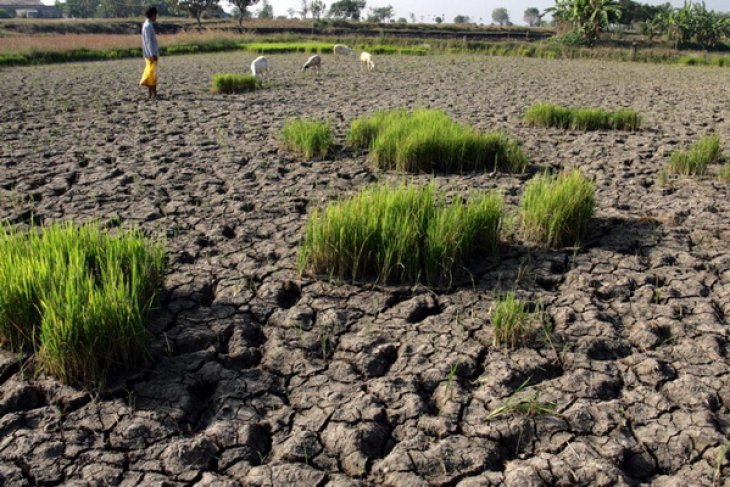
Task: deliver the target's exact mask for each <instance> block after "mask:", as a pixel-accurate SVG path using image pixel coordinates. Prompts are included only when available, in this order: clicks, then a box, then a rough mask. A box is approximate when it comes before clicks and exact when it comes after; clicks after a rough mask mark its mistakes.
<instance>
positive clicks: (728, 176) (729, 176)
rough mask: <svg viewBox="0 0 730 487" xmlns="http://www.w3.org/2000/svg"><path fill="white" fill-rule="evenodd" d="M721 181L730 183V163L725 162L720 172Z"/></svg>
mask: <svg viewBox="0 0 730 487" xmlns="http://www.w3.org/2000/svg"><path fill="white" fill-rule="evenodd" d="M718 178H719V179H720V181H722V182H724V183H730V164H723V165H722V167H720V172H719V174H718Z"/></svg>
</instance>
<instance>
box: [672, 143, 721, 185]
mask: <svg viewBox="0 0 730 487" xmlns="http://www.w3.org/2000/svg"><path fill="white" fill-rule="evenodd" d="M721 160H722V148H721V147H720V137H719V136H717V135H706V136H705V137H702V138H701V139H699V140H698V141H697V142H695V143H694V144H692V147H690V149H689V150H688V151H683V150H679V151H675V152H673V153H672V157H671V159H670V160H669V165H668V167H667V170H668V171H669V172H670V173H672V174H681V175H683V176H693V175H696V176H704V175H705V174H707V167H708V166H709V165H710V164H712V163H715V162H720V161H721Z"/></svg>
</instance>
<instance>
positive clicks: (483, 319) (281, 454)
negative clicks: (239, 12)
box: [0, 53, 730, 487]
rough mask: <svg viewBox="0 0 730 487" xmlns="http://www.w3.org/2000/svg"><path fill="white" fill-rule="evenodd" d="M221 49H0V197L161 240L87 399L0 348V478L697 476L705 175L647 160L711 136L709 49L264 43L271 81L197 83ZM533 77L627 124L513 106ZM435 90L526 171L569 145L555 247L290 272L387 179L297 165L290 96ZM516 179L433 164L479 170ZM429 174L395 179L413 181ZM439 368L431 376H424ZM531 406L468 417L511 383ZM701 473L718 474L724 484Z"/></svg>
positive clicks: (545, 88)
mask: <svg viewBox="0 0 730 487" xmlns="http://www.w3.org/2000/svg"><path fill="white" fill-rule="evenodd" d="M249 57H250V56H245V55H242V54H240V53H230V54H220V55H210V56H194V57H174V58H165V59H163V62H162V67H161V69H162V73H161V80H162V83H163V84H162V85H161V92H162V93H163V94H164V96H165V98H164V99H162V100H160V101H158V102H157V103H153V104H147V103H145V102H144V101H143V100H142V98H143V93H142V92H141V91H138V90H137V89H136V88H137V87H136V82H137V80H138V77H139V74H140V69H141V68H140V62H139V60H127V61H118V62H105V63H87V64H69V65H60V66H59V65H57V66H47V67H33V68H22V69H11V70H4V71H0V84H1V85H2V86H3V88H2V90H3V93H5V94H6V96H4V97H3V102H2V105H1V106H0V140H2V144H1V145H0V167H1V168H2V171H0V188H2V189H1V190H0V191H1V193H0V215H1V216H2V218H3V219H4V220H9V221H11V222H17V223H23V222H27V221H28V220H29V219H30V218H31V216H32V215H35V216H36V218H37V219H38V220H42V221H55V220H63V219H73V220H77V221H88V220H91V219H100V220H101V221H102V222H105V223H107V224H109V225H118V224H120V223H121V224H123V225H139V226H141V227H142V228H143V229H144V230H145V231H147V232H149V233H150V234H151V235H156V236H164V237H166V239H167V246H168V250H169V258H170V271H169V275H168V276H167V279H166V283H165V290H164V294H163V296H162V299H161V302H160V308H159V310H157V311H156V312H155V315H154V317H153V320H152V323H151V330H152V332H153V335H154V339H153V353H154V361H153V363H152V364H150V365H149V366H147V367H145V368H143V369H142V370H140V371H138V372H136V373H133V374H128V375H125V376H123V377H121V379H120V380H119V383H118V384H117V385H115V386H114V387H112V388H111V389H110V390H109V391H107V392H105V393H104V394H101V395H99V396H96V395H92V394H89V393H88V392H85V391H83V390H78V389H74V388H70V387H66V386H63V385H61V384H59V383H58V382H56V381H54V380H51V379H48V378H43V377H35V378H34V377H32V375H30V374H28V373H27V371H26V370H24V368H23V367H22V362H21V361H19V360H18V359H17V358H15V357H13V356H12V355H9V354H7V353H4V352H3V353H2V355H0V382H1V385H0V484H2V483H4V485H8V486H25V485H61V484H63V485H124V486H132V485H198V486H229V485H241V484H243V485H251V486H283V485H297V486H331V487H334V486H338V487H344V486H367V485H389V486H420V485H440V486H456V485H458V486H460V487H467V486H468V487H474V486H491V485H515V486H524V485H534V486H539V485H591V486H609V485H638V484H643V485H657V486H658V485H661V486H665V485H676V486H686V485H693V486H694V485H713V484H718V485H722V484H723V482H727V480H726V479H727V478H728V477H730V467H729V466H728V465H727V461H725V460H724V459H723V458H722V457H720V460H721V462H720V463H721V465H720V468H719V470H717V459H718V455H719V454H720V452H721V448H722V446H723V445H724V444H725V442H726V441H727V440H728V439H729V438H730V428H729V427H728V421H729V420H730V416H729V414H728V413H729V408H730V373H728V352H729V350H728V346H729V344H730V342H729V339H730V337H729V335H728V324H729V323H728V316H729V315H730V299H729V298H730V252H728V246H729V244H728V242H730V220H729V219H728V210H730V194H729V193H730V190H729V187H728V185H727V184H721V183H719V182H717V181H716V180H714V179H677V180H673V181H670V183H669V184H668V185H660V184H658V182H657V175H658V173H659V171H660V170H661V169H662V168H663V167H664V164H665V162H666V160H667V158H668V156H669V154H670V153H671V151H672V150H674V149H676V148H679V147H682V146H685V145H688V144H689V143H691V142H692V141H693V140H695V139H696V138H697V137H699V136H700V135H702V134H704V133H706V132H709V131H716V132H717V133H719V134H720V136H721V138H722V139H723V140H724V141H725V143H726V145H727V144H730V123H729V122H730V121H729V120H727V119H726V117H727V116H728V108H729V107H730V106H729V104H728V93H729V92H728V83H727V79H728V78H727V76H728V74H727V72H726V70H721V69H703V68H694V67H693V68H683V67H666V66H656V65H644V64H630V63H624V64H614V63H607V62H604V63H598V62H590V61H546V60H537V59H509V58H489V57H478V56H433V57H423V58H411V57H403V58H395V57H393V58H386V57H380V58H378V59H377V62H378V70H377V71H376V72H374V73H372V74H366V73H361V72H360V71H359V70H358V69H357V65H356V63H352V64H345V63H344V62H343V63H341V64H337V63H335V62H334V61H333V59H332V58H331V57H330V56H327V57H325V69H324V73H323V76H322V79H321V80H320V81H319V82H317V81H314V80H313V79H312V78H309V77H305V76H302V75H301V74H300V72H299V68H300V65H301V63H302V62H303V61H304V58H303V57H302V56H294V55H281V56H271V60H272V64H273V66H274V71H273V73H272V77H273V79H274V80H275V84H274V86H273V87H271V88H269V89H266V90H263V91H259V92H257V93H254V94H246V95H237V96H214V95H211V94H209V92H208V87H209V82H210V77H211V74H212V73H214V72H219V71H239V72H240V71H245V70H246V66H247V63H248V62H249V61H250V59H248V58H249ZM538 99H548V100H550V101H554V102H557V103H563V104H569V105H576V106H584V105H598V106H604V107H606V108H616V107H621V106H632V107H634V108H636V109H638V110H639V111H640V112H641V113H642V114H643V115H644V117H645V127H646V128H645V129H644V130H642V131H640V132H637V133H618V132H593V133H579V132H570V131H567V132H566V131H558V130H543V129H536V128H529V127H526V126H525V125H524V124H522V123H521V122H520V115H521V113H522V111H523V110H524V108H525V107H526V106H528V105H529V104H531V103H533V102H534V101H536V100H538ZM397 107H409V108H410V107H434V108H442V109H444V110H445V111H447V112H448V113H449V114H451V115H452V116H453V117H455V118H456V119H457V120H459V121H463V122H467V123H470V124H472V125H474V126H476V127H479V128H481V129H503V130H506V131H508V132H511V133H513V134H515V135H516V136H517V137H518V138H519V139H521V140H522V141H524V144H525V149H526V151H527V152H528V153H529V155H530V157H531V160H532V172H533V173H534V172H535V171H538V170H542V169H544V168H548V167H552V168H573V167H580V168H582V169H583V170H584V171H585V172H586V173H587V174H589V175H590V176H591V177H593V178H595V180H596V181H597V188H598V189H597V200H598V209H597V217H596V220H595V224H594V225H593V226H592V229H591V235H590V237H589V238H588V239H587V240H586V242H584V245H583V247H581V248H580V249H562V250H555V251H545V250H539V249H536V248H531V247H529V246H525V245H524V244H521V243H519V242H507V243H505V245H504V246H503V248H502V249H501V251H500V257H499V259H498V260H497V259H491V260H489V261H488V262H484V263H482V264H481V265H479V266H477V267H475V268H474V269H472V275H471V276H470V277H469V278H466V279H463V280H462V281H460V282H456V283H455V285H454V286H453V288H452V289H449V290H443V291H439V292H432V291H429V290H427V289H424V288H419V287H416V288H411V287H378V288H373V287H372V286H367V285H347V284H335V283H328V282H324V281H321V280H314V279H310V278H301V277H300V276H299V275H298V273H297V272H296V268H295V258H296V247H297V245H298V242H299V239H300V236H301V233H302V229H303V226H304V223H305V220H306V215H307V213H308V211H310V210H311V209H312V208H313V207H315V206H316V205H321V204H322V203H323V202H326V201H328V200H331V199H333V198H337V197H341V196H342V195H346V194H350V193H352V192H354V191H356V190H358V189H360V188H362V187H364V186H365V185H366V184H368V183H370V182H373V181H375V180H378V179H383V178H394V177H397V176H396V175H388V174H377V173H374V172H373V171H371V169H370V168H369V167H368V165H367V162H366V158H365V156H363V155H357V154H351V153H348V152H343V153H342V154H340V155H338V156H336V157H334V158H332V159H331V160H325V161H319V162H303V161H301V160H298V159H297V158H294V157H292V156H290V155H289V154H287V153H285V152H284V151H281V150H279V149H278V144H277V140H276V139H277V134H278V130H279V129H280V127H281V126H282V124H283V122H284V121H285V120H286V119H288V118H289V117H292V116H298V115H300V116H307V117H315V118H326V119H329V120H331V121H333V123H334V125H335V127H336V131H337V133H338V136H339V137H340V138H341V137H342V136H343V135H344V133H345V130H346V128H347V126H348V124H349V122H350V121H351V120H352V119H353V118H354V117H356V116H359V115H362V114H365V113H368V112H372V111H374V110H376V109H389V108H397ZM529 177H530V175H521V176H513V175H501V174H498V175H488V174H463V175H440V176H436V180H437V181H438V183H439V184H440V185H441V186H442V187H443V188H445V189H444V191H450V192H454V193H457V192H462V193H463V192H464V191H467V190H469V189H473V188H482V189H486V188H496V189H498V190H499V191H501V192H502V193H503V194H504V195H505V198H506V201H507V202H508V204H509V205H510V206H511V207H512V208H514V207H515V205H516V204H517V202H518V201H519V196H520V194H521V190H522V187H523V185H524V183H525V181H526V180H527V179H529ZM430 178H431V176H418V177H416V178H415V179H418V180H423V181H427V180H429V179H430ZM513 288H514V289H517V290H518V292H519V293H520V294H521V295H522V296H523V297H525V298H526V299H528V300H530V301H531V302H533V303H542V304H543V305H544V306H545V309H546V310H547V312H548V313H549V315H550V317H551V321H552V324H553V326H554V330H553V334H552V340H551V342H550V343H545V342H544V341H542V342H541V341H537V342H535V343H533V344H531V345H530V346H526V347H523V348H519V349H517V350H513V351H510V350H504V349H499V348H495V347H493V346H492V345H491V340H492V336H491V330H490V325H489V321H488V313H489V308H490V306H492V304H493V302H494V299H495V296H496V295H498V294H499V293H501V292H504V291H507V290H510V289H513ZM452 370H453V371H455V374H453V376H452V377H451V378H450V372H451V371H452ZM528 378H530V384H532V385H534V386H536V387H539V389H540V391H541V394H542V395H541V400H544V401H552V402H555V403H556V404H557V405H558V413H559V415H557V416H523V415H519V414H517V415H506V416H501V417H498V418H496V419H492V420H489V421H488V420H486V416H487V414H488V413H489V412H490V411H492V410H493V409H494V408H495V407H498V406H499V405H500V404H502V403H503V401H504V400H505V399H506V398H508V397H509V396H510V394H512V393H513V392H514V390H515V389H516V388H517V387H518V386H519V385H520V384H522V383H523V382H524V381H525V380H526V379H528ZM725 485H727V484H725Z"/></svg>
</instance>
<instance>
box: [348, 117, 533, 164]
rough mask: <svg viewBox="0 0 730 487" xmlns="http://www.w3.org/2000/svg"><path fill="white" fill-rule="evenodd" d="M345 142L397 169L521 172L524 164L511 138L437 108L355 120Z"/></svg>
mask: <svg viewBox="0 0 730 487" xmlns="http://www.w3.org/2000/svg"><path fill="white" fill-rule="evenodd" d="M347 142H348V143H349V144H350V145H351V146H352V147H355V148H358V149H369V150H370V160H371V161H372V163H373V165H374V166H375V167H376V168H378V169H385V170H387V169H395V170H396V171H400V172H430V171H445V172H461V171H471V170H492V169H495V170H500V171H507V172H524V171H525V170H526V169H527V164H528V159H527V156H526V155H525V153H524V152H523V151H522V149H521V148H520V146H519V144H518V143H517V141H515V140H514V139H512V138H510V137H508V136H506V135H504V134H502V133H497V132H492V133H481V132H478V131H476V130H474V129H473V128H471V127H468V126H466V125H462V124H458V123H456V122H454V121H453V120H452V119H451V118H449V116H448V115H446V113H444V112H442V111H440V110H416V111H414V112H407V111H405V110H394V111H390V112H378V113H375V114H373V115H371V116H369V117H362V118H358V119H356V120H354V121H353V122H352V124H351V126H350V130H349V132H348V134H347Z"/></svg>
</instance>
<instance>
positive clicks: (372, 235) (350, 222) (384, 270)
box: [298, 183, 502, 285]
mask: <svg viewBox="0 0 730 487" xmlns="http://www.w3.org/2000/svg"><path fill="white" fill-rule="evenodd" d="M435 189H436V188H435V185H434V184H433V183H431V184H429V185H427V186H417V185H413V184H407V183H402V184H398V185H393V184H378V185H374V186H371V187H369V188H366V189H365V190H363V191H361V192H360V193H358V194H356V195H354V196H352V197H350V198H347V199H345V200H342V201H340V202H336V203H332V204H330V205H328V206H327V207H326V208H325V209H323V210H315V211H314V212H313V213H312V215H311V216H310V218H309V221H308V223H307V226H306V231H305V236H304V240H303V242H302V244H301V246H300V248H299V255H298V264H299V269H300V271H302V272H304V271H309V272H312V273H315V274H327V275H329V276H330V277H334V278H339V279H351V280H356V279H361V278H362V279H371V278H375V280H376V281H377V282H381V283H389V282H419V281H421V280H424V281H425V282H428V283H429V284H434V285H440V284H448V283H449V282H450V279H451V275H452V273H453V271H454V270H456V269H457V268H458V267H460V266H465V265H467V264H469V263H470V262H471V261H473V260H474V259H476V258H478V257H481V256H483V255H486V254H488V253H490V252H493V251H494V250H495V249H496V246H497V238H498V235H499V227H500V224H501V220H502V199H501V197H500V196H498V195H497V194H495V193H486V194H475V195H472V196H471V197H470V198H468V199H467V200H466V201H461V200H458V199H457V200H454V201H453V202H452V203H451V204H446V203H445V201H444V199H443V198H439V197H436V196H435V194H434V193H435Z"/></svg>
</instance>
